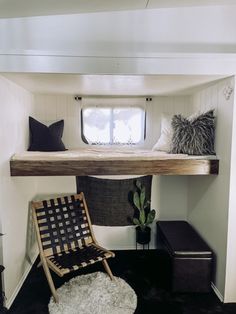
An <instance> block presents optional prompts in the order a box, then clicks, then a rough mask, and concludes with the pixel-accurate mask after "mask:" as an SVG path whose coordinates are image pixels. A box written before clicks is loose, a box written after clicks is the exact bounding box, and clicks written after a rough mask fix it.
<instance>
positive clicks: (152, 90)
mask: <svg viewBox="0 0 236 314" xmlns="http://www.w3.org/2000/svg"><path fill="white" fill-rule="evenodd" d="M1 75H3V76H4V77H6V78H7V79H9V80H11V81H13V82H15V83H16V84H17V85H20V86H22V87H23V88H25V89H26V90H28V91H30V92H33V93H44V94H70V95H81V96H85V95H110V96H127V95H130V96H131V95H135V96H138V95H140V96H141V95H144V96H155V95H170V94H177V95H181V94H182V95H183V94H185V95H187V94H191V92H192V91H193V90H195V89H197V88H198V87H200V86H201V85H203V84H208V83H211V82H213V81H216V80H219V79H222V78H223V76H219V75H218V76H216V75H215V76H212V75H204V76H203V75H146V76H141V75H79V74H39V73H36V74H33V73H32V74H31V73H2V74H1Z"/></svg>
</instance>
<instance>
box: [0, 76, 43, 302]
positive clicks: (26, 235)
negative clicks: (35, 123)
mask: <svg viewBox="0 0 236 314" xmlns="http://www.w3.org/2000/svg"><path fill="white" fill-rule="evenodd" d="M0 97H1V105H0V110H1V124H0V134H1V135H0V147H1V153H0V200H1V202H0V204H1V206H0V224H1V232H2V233H4V236H3V237H2V238H1V241H2V251H1V254H0V256H1V258H2V259H3V260H2V261H1V262H3V265H4V266H5V271H4V272H3V279H4V290H5V293H6V297H7V304H10V303H11V301H12V300H13V298H14V296H15V294H16V293H17V289H18V288H19V286H20V284H21V283H22V278H23V277H24V275H25V274H26V273H27V271H28V270H29V269H30V267H31V264H30V262H31V261H32V260H33V258H34V257H35V254H36V253H37V250H36V247H35V241H34V236H33V233H32V221H31V220H30V218H29V201H30V200H31V199H32V198H33V197H34V195H35V192H36V180H35V179H34V178H13V177H11V176H10V164H9V160H10V158H11V156H12V155H13V154H14V153H15V152H19V151H22V150H25V149H27V147H28V137H29V136H28V134H29V133H28V116H29V115H31V114H32V113H33V96H32V95H31V94H30V93H29V92H27V91H25V90H24V89H22V88H20V87H18V86H17V85H15V84H13V83H12V82H10V81H8V80H6V79H5V78H3V77H1V76H0Z"/></svg>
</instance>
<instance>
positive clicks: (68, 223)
mask: <svg viewBox="0 0 236 314" xmlns="http://www.w3.org/2000/svg"><path fill="white" fill-rule="evenodd" d="M31 207H32V213H33V221H34V224H35V229H36V235H37V242H38V246H39V255H40V264H41V265H42V266H43V269H44V272H45V275H46V278H47V281H48V284H49V287H50V289H51V292H52V295H53V297H54V300H55V302H58V295H57V292H56V288H55V286H54V283H53V280H52V276H51V273H50V269H51V270H52V271H54V272H55V273H56V274H57V275H59V276H60V277H62V276H64V275H65V274H67V273H70V272H72V271H75V270H77V269H79V268H82V267H85V266H87V265H89V264H93V263H95V262H98V261H101V262H102V264H103V266H104V268H105V270H106V272H107V273H108V275H109V277H110V278H111V280H114V276H113V274H112V272H111V269H110V267H109V265H108V263H107V259H108V258H110V257H114V256H115V254H114V253H113V252H111V251H109V250H106V249H104V248H102V247H101V246H99V245H98V243H97V241H96V239H95V236H94V233H93V229H92V224H91V220H90V217H89V212H88V207H87V204H86V201H85V198H84V194H83V193H82V192H81V193H79V194H74V195H70V196H64V197H58V198H56V199H50V200H43V201H33V202H31ZM54 235H55V236H54ZM84 253H86V254H84ZM83 254H84V258H83ZM70 255H71V256H74V257H73V258H74V260H75V261H76V263H77V264H73V265H71V266H70V267H67V266H63V265H61V264H60V261H61V260H63V258H64V257H66V258H67V262H68V260H70ZM77 258H78V260H77ZM86 258H87V260H86ZM74 260H73V261H74Z"/></svg>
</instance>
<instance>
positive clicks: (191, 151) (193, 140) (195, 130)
mask: <svg viewBox="0 0 236 314" xmlns="http://www.w3.org/2000/svg"><path fill="white" fill-rule="evenodd" d="M171 125H172V128H173V137H172V150H171V153H173V154H188V155H215V149H214V142H215V117H214V110H210V111H208V112H206V113H203V114H201V115H199V116H198V117H196V118H194V119H188V118H184V117H183V116H181V115H180V114H179V115H174V116H173V118H172V123H171Z"/></svg>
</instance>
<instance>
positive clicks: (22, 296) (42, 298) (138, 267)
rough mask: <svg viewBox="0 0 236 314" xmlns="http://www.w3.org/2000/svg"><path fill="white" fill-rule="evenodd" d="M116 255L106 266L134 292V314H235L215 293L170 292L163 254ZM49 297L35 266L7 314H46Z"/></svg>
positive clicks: (92, 268) (98, 267) (57, 282)
mask: <svg viewBox="0 0 236 314" xmlns="http://www.w3.org/2000/svg"><path fill="white" fill-rule="evenodd" d="M115 253H116V257H115V258H114V259H110V260H109V264H110V266H111V269H112V271H113V274H114V275H115V276H118V277H121V278H123V279H124V280H126V282H128V283H129V284H130V285H131V287H132V288H133V289H134V290H135V292H136V294H137V296H138V306H137V310H136V312H135V314H154V313H155V314H190V313H191V314H201V313H207V314H218V313H219V314H220V313H224V314H236V304H222V303H221V302H220V301H219V299H218V298H217V297H216V295H215V294H214V292H211V293H205V294H180V293H178V294H177V293H176V294H173V293H171V292H170V289H169V286H170V278H169V277H170V276H169V268H168V267H169V266H168V259H167V256H166V254H165V252H163V251H160V250H138V251H117V252H115ZM98 270H100V271H101V270H102V271H103V268H102V264H101V263H97V264H95V265H92V266H89V267H87V268H86V269H85V268H84V269H83V270H82V271H78V272H75V273H74V274H73V275H74V276H76V275H79V274H85V273H88V272H93V271H98ZM71 277H72V276H71ZM71 277H69V276H67V277H64V278H59V277H58V276H56V275H55V276H54V275H53V280H54V282H55V285H56V287H59V286H60V285H62V284H63V283H64V282H65V281H68V280H69V279H70V278H71ZM49 298H50V291H49V288H48V285H47V281H46V277H45V276H44V273H43V270H42V268H39V269H38V268H36V266H35V265H34V267H33V269H32V270H31V272H30V274H29V276H28V277H27V279H26V281H25V283H24V285H23V287H22V289H21V291H20V293H19V294H18V296H17V298H16V300H15V302H14V303H13V305H12V306H11V309H10V310H9V311H8V313H9V314H10V313H11V314H13V313H14V314H26V313H27V314H46V313H48V310H47V304H48V302H49ZM78 314H82V313H78ZM101 314H102V313H101ZM111 314H112V313H111Z"/></svg>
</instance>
